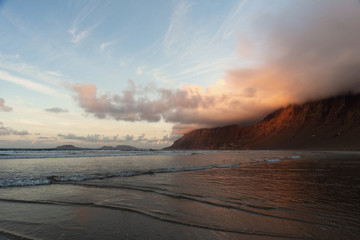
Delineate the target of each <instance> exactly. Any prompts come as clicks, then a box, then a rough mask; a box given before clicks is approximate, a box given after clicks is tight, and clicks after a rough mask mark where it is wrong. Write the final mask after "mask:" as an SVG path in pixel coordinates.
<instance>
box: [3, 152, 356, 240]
mask: <svg viewBox="0 0 360 240" xmlns="http://www.w3.org/2000/svg"><path fill="white" fill-rule="evenodd" d="M41 154H44V153H41ZM61 154H63V155H62V156H61V157H59V156H57V155H56V154H54V155H56V157H51V156H50V157H49V156H48V155H46V154H45V156H46V157H39V158H37V157H27V158H21V157H17V156H16V155H12V157H11V158H10V157H8V158H5V157H4V159H2V160H0V186H1V187H0V231H2V232H3V233H10V234H13V235H14V236H19V237H20V236H21V237H25V238H28V239H169V238H172V239H357V238H358V236H359V234H360V220H359V219H360V153H359V152H352V153H350V152H291V151H230V152H229V151H227V152H225V151H224V152H222V151H215V152H209V151H198V152H149V154H146V152H143V153H142V154H141V155H139V154H138V153H135V152H134V154H130V153H129V154H123V153H121V154H122V155H121V154H120V153H119V154H117V155H114V154H112V155H105V156H104V154H103V153H101V155H100V153H91V155H89V154H87V153H84V154H82V155H79V156H75V157H73V156H71V155H69V154H64V153H61ZM75 154H79V153H75ZM30 155H31V154H30ZM25 156H26V154H25ZM1 184H2V185H1ZM1 236H3V238H4V239H6V238H5V237H4V234H3V235H2V234H1V233H0V239H2V237H1Z"/></svg>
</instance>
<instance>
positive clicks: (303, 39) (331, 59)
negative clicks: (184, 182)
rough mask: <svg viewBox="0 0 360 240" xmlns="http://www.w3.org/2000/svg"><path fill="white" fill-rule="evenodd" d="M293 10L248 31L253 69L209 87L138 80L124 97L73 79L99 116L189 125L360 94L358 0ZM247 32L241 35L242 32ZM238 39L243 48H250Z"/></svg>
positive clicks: (252, 117)
mask: <svg viewBox="0 0 360 240" xmlns="http://www.w3.org/2000/svg"><path fill="white" fill-rule="evenodd" d="M296 4H298V6H296V7H294V8H292V10H289V11H287V12H282V13H277V14H276V15H275V14H274V15H269V14H268V15H260V16H259V18H258V19H257V21H255V22H253V23H252V26H253V27H254V28H257V29H258V34H257V35H256V36H246V39H247V41H245V42H246V45H247V49H245V50H246V55H247V56H250V57H252V58H254V59H257V64H256V65H254V66H253V67H248V68H237V69H231V70H228V71H227V72H226V73H225V76H224V78H223V79H222V80H220V81H218V82H217V83H216V84H213V85H210V86H208V87H207V88H206V89H204V88H203V87H201V86H197V85H184V86H183V88H181V89H166V88H159V87H153V88H151V89H150V88H149V89H147V90H148V91H147V92H145V91H143V89H140V87H139V86H136V85H135V84H134V83H133V82H130V83H129V88H128V89H127V90H125V91H123V92H121V93H119V94H104V93H99V92H98V90H97V87H96V86H95V85H92V84H85V83H84V84H74V85H72V87H71V89H72V91H73V92H74V93H75V99H76V101H77V102H78V104H79V105H80V106H81V107H82V108H83V109H84V110H85V112H87V113H89V114H93V115H94V116H96V117H98V118H113V119H116V120H124V121H148V122H157V121H160V120H161V119H163V120H165V121H167V122H172V123H176V124H177V130H180V129H182V128H186V126H194V125H197V126H221V125H227V124H247V123H250V122H253V121H256V120H259V119H260V118H261V117H263V116H265V115H266V114H267V113H269V112H270V111H273V110H275V109H276V108H279V107H283V106H285V105H288V104H290V103H302V102H305V101H308V100H316V99H320V98H325V97H329V96H331V95H338V94H342V93H346V92H354V93H357V92H359V91H360V68H359V66H360V41H359V39H360V31H359V30H358V24H359V22H360V3H359V2H358V1H351V0H346V1H341V2H340V1H326V2H324V1H303V2H299V3H296ZM239 34H240V35H241V36H243V34H242V33H239ZM243 43H244V41H241V40H239V49H240V51H241V49H244V46H242V44H243Z"/></svg>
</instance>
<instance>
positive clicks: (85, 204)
mask: <svg viewBox="0 0 360 240" xmlns="http://www.w3.org/2000/svg"><path fill="white" fill-rule="evenodd" d="M0 201H1V202H10V203H23V204H44V205H62V206H64V205H65V206H66V205H67V206H85V207H94V208H105V209H112V210H119V211H127V212H133V213H137V214H140V215H143V216H147V217H150V218H153V219H156V220H160V221H164V222H169V223H173V224H179V225H183V226H188V227H194V228H201V229H207V230H212V231H221V232H229V233H237V234H243V235H251V236H259V237H278V238H283V239H309V238H306V237H296V236H285V235H280V234H272V233H264V232H251V231H240V230H235V229H228V228H221V227H215V226H206V225H201V224H197V223H189V222H182V221H179V220H175V219H169V218H166V217H160V216H156V215H154V214H151V213H149V212H146V211H142V210H139V209H135V208H129V207H123V206H112V205H101V204H96V203H75V202H63V201H41V200H39V201H33V200H19V199H0ZM25 240H27V239H26V238H25ZM29 240H31V239H29Z"/></svg>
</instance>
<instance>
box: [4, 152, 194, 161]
mask: <svg viewBox="0 0 360 240" xmlns="http://www.w3.org/2000/svg"><path fill="white" fill-rule="evenodd" d="M193 154H197V153H195V152H185V151H123V150H111V151H108V150H74V151H65V150H62V151H3V153H0V160H6V159H38V158H75V157H76V158H83V157H116V156H150V155H152V156H157V155H193Z"/></svg>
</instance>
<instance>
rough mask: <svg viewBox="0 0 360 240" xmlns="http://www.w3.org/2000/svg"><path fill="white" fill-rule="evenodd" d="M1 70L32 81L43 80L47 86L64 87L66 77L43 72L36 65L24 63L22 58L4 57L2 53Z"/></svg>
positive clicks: (14, 56) (16, 56) (52, 72)
mask: <svg viewBox="0 0 360 240" xmlns="http://www.w3.org/2000/svg"><path fill="white" fill-rule="evenodd" d="M0 69H3V70H6V71H8V72H14V73H17V74H20V75H22V76H26V77H29V78H31V79H37V80H41V81H42V82H45V83H47V84H51V85H55V86H57V87H62V86H63V84H64V80H63V79H65V78H66V77H65V76H64V75H63V74H62V73H59V72H56V71H49V70H43V69H40V68H39V67H36V66H34V65H31V64H28V63H25V62H22V61H21V59H20V56H19V55H18V54H17V55H4V54H1V53H0Z"/></svg>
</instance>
